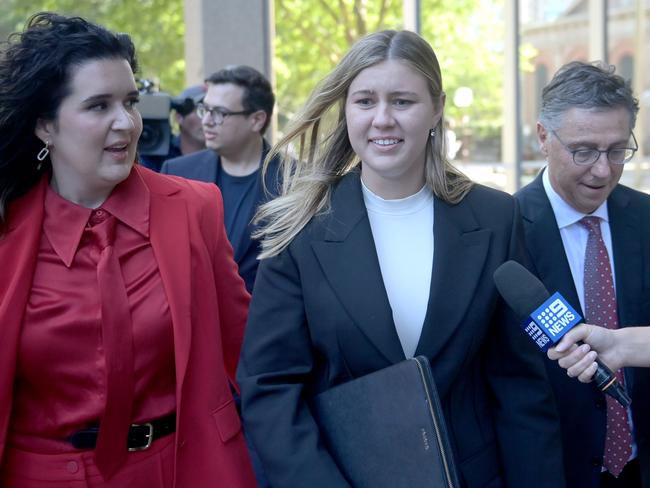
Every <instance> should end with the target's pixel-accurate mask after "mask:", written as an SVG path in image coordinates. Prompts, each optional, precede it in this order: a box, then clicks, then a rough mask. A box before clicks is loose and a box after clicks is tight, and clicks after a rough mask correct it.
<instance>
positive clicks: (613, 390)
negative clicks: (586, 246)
mask: <svg viewBox="0 0 650 488" xmlns="http://www.w3.org/2000/svg"><path fill="white" fill-rule="evenodd" d="M494 283H495V285H496V287H497V290H499V293H500V294H501V296H502V297H503V299H504V300H505V301H506V303H507V304H508V305H509V306H510V308H511V309H512V310H514V311H515V313H516V314H517V315H518V316H519V317H525V320H524V322H523V323H522V324H521V328H522V329H523V330H524V332H526V333H527V334H528V336H529V337H530V338H531V339H532V340H533V341H535V343H536V344H537V346H538V347H539V348H540V349H541V350H542V351H547V350H548V349H549V348H550V347H552V346H554V345H555V344H556V343H557V342H559V341H560V339H561V338H562V336H563V335H564V334H566V333H567V332H568V331H569V330H571V329H572V328H573V327H574V326H575V325H577V324H579V323H581V322H582V317H580V315H579V314H578V312H576V311H575V310H574V309H573V308H572V307H571V305H570V304H569V302H567V301H566V300H565V298H564V297H563V296H562V295H560V294H559V293H557V292H556V293H554V294H553V295H549V292H548V290H547V289H546V287H545V286H544V284H543V283H542V282H541V281H539V280H538V279H537V278H536V277H535V276H534V275H533V274H532V273H531V272H530V271H528V270H527V269H526V268H524V267H523V266H522V265H521V264H519V263H517V262H515V261H506V262H505V263H503V264H502V265H501V266H499V267H498V268H497V269H496V271H495V272H494ZM596 363H598V370H597V371H596V374H595V375H594V382H595V384H596V386H597V387H598V389H599V390H600V391H602V392H603V393H606V394H607V395H610V396H612V397H613V398H614V399H616V401H618V403H620V404H621V405H623V406H624V407H625V408H627V407H629V406H630V404H631V403H632V400H631V399H630V397H629V395H628V394H627V391H625V387H624V386H623V385H622V384H621V383H620V382H619V381H618V380H617V379H616V375H615V374H614V373H612V371H611V370H610V369H609V368H608V367H607V366H606V365H605V364H603V363H602V362H601V361H600V360H599V359H598V358H597V359H596Z"/></svg>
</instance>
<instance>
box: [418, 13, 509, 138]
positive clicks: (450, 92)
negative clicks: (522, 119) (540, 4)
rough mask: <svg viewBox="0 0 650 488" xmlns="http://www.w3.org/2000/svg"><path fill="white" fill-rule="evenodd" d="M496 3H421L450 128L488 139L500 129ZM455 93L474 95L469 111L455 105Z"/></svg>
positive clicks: (501, 36) (500, 40)
mask: <svg viewBox="0 0 650 488" xmlns="http://www.w3.org/2000/svg"><path fill="white" fill-rule="evenodd" d="M501 6H502V2H501V1H499V0H483V1H480V0H456V1H454V2H445V1H443V0H422V13H423V15H422V35H423V36H424V37H425V38H426V39H427V40H428V41H429V42H430V43H431V45H432V46H433V49H434V50H435V52H436V54H437V55H438V61H439V62H440V68H441V70H442V78H443V84H444V89H445V92H446V93H447V104H446V108H445V116H446V117H447V119H448V120H449V122H450V124H451V125H452V127H454V126H456V127H460V126H467V125H469V126H470V127H472V129H473V130H474V131H475V133H480V134H482V135H485V136H487V135H488V134H491V135H493V134H494V133H495V131H496V129H498V128H499V127H500V126H501V123H502V122H501V114H502V107H503V90H502V86H503V67H504V57H503V39H504V24H503V19H502V18H500V17H499V15H500V13H501V11H502V10H501ZM459 87H469V88H471V89H472V92H473V95H474V98H473V102H472V104H471V105H470V106H469V107H465V108H463V107H457V106H456V105H454V94H455V92H456V90H457V89H458V88H459Z"/></svg>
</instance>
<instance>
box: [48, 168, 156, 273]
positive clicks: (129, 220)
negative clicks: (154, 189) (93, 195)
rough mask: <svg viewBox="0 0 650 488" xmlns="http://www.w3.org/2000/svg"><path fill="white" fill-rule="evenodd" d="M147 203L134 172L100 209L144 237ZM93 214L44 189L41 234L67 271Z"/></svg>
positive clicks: (146, 234) (146, 194)
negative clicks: (43, 234)
mask: <svg viewBox="0 0 650 488" xmlns="http://www.w3.org/2000/svg"><path fill="white" fill-rule="evenodd" d="M150 201H151V198H150V193H149V188H148V187H147V185H146V184H145V183H144V181H142V178H141V176H140V174H139V173H138V172H137V171H131V173H130V174H129V176H128V178H127V179H126V180H124V181H122V182H121V183H119V184H118V185H117V186H116V187H115V188H114V189H113V192H112V193H111V194H110V196H109V197H108V198H107V199H106V201H105V202H104V203H103V204H102V205H101V207H100V208H102V209H104V210H106V211H108V212H109V213H110V214H112V215H114V216H115V218H117V219H118V220H119V221H120V222H122V223H123V224H124V225H127V226H128V227H130V228H132V229H133V230H135V231H136V232H138V233H139V234H141V235H142V236H143V237H145V238H148V237H149V207H150ZM93 212H95V210H93V209H91V208H86V207H82V206H81V205H77V204H76V203H73V202H71V201H69V200H66V199H65V198H63V197H61V196H60V195H59V194H58V193H56V192H55V191H54V190H52V188H51V187H50V186H49V185H48V186H47V189H46V190H45V216H44V220H43V232H44V233H45V236H46V237H47V239H48V240H49V242H50V244H52V248H53V249H54V251H55V252H56V254H57V255H58V256H59V258H60V259H61V261H63V263H64V264H65V265H66V266H67V267H68V268H69V267H70V266H71V265H72V260H73V259H74V255H75V253H76V252H77V249H78V248H79V243H80V242H81V237H82V235H83V232H84V229H85V228H86V224H87V223H88V220H89V219H90V217H91V215H92V214H93ZM62 224H64V225H62Z"/></svg>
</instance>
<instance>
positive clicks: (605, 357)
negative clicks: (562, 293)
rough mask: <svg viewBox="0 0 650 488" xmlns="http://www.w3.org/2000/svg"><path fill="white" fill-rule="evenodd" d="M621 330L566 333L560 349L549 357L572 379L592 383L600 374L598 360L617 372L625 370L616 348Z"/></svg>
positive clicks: (580, 327)
mask: <svg viewBox="0 0 650 488" xmlns="http://www.w3.org/2000/svg"><path fill="white" fill-rule="evenodd" d="M620 330H621V329H618V330H610V329H606V328H604V327H598V326H596V325H588V324H581V325H578V326H576V327H575V328H574V329H571V330H570V331H569V332H567V333H566V334H565V335H564V337H562V340H561V341H560V342H559V343H558V345H557V346H555V347H552V348H551V349H549V350H548V352H547V355H548V357H549V359H552V360H553V361H557V362H558V364H559V365H560V367H562V368H564V369H566V370H567V374H568V375H569V376H570V377H572V378H577V379H578V380H579V381H581V382H582V383H589V382H590V381H592V380H593V377H594V375H595V374H596V371H597V370H598V362H597V361H596V359H597V358H599V359H600V360H601V361H603V362H604V363H605V364H607V365H609V366H610V367H611V369H612V370H614V371H616V370H617V369H619V368H622V367H623V366H625V364H623V360H622V358H621V357H620V354H618V350H619V348H618V347H617V346H616V342H617V341H616V333H617V332H619V331H620Z"/></svg>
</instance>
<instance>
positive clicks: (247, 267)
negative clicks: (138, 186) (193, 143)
mask: <svg viewBox="0 0 650 488" xmlns="http://www.w3.org/2000/svg"><path fill="white" fill-rule="evenodd" d="M268 152H269V145H268V144H267V142H266V141H264V148H263V151H262V156H261V160H262V161H264V158H265V157H266V155H267V154H268ZM271 163H272V164H270V165H269V168H268V171H267V173H266V176H265V183H266V190H267V191H265V190H264V186H263V185H262V179H261V177H260V178H259V179H258V181H257V184H256V186H255V187H254V188H253V190H252V191H254V192H256V193H257V201H256V202H255V205H253V208H252V211H251V213H250V215H246V216H244V217H245V218H246V219H247V220H248V223H249V224H248V231H247V233H246V234H247V237H249V238H248V239H242V241H241V243H240V244H239V245H238V246H237V248H235V249H233V251H234V253H235V261H236V262H237V266H238V267H239V275H240V276H241V277H242V278H243V279H244V283H245V284H246V289H247V290H248V291H249V293H250V292H251V291H252V290H253V284H254V283H255V275H256V274H257V267H258V265H259V261H258V260H257V256H258V255H259V253H260V246H259V242H258V241H255V240H252V239H250V235H251V234H252V233H253V232H254V231H255V228H256V226H255V225H253V224H252V222H251V221H252V219H253V217H254V215H255V211H256V210H257V207H258V206H259V205H261V204H262V203H265V202H267V201H268V200H269V199H270V198H272V197H273V196H274V195H276V194H277V193H278V189H279V177H278V163H277V161H276V160H273V161H272V162H271ZM221 171H223V169H222V168H221V158H220V157H219V155H218V154H217V153H216V152H215V151H213V150H212V149H205V150H203V151H199V152H195V153H192V154H188V155H186V156H180V157H178V158H173V159H169V160H167V161H165V163H164V164H163V165H162V168H161V170H160V172H161V173H163V174H170V175H176V176H183V177H185V178H189V179H191V180H199V181H207V182H208V183H216V182H217V180H218V177H219V173H220V172H221Z"/></svg>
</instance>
